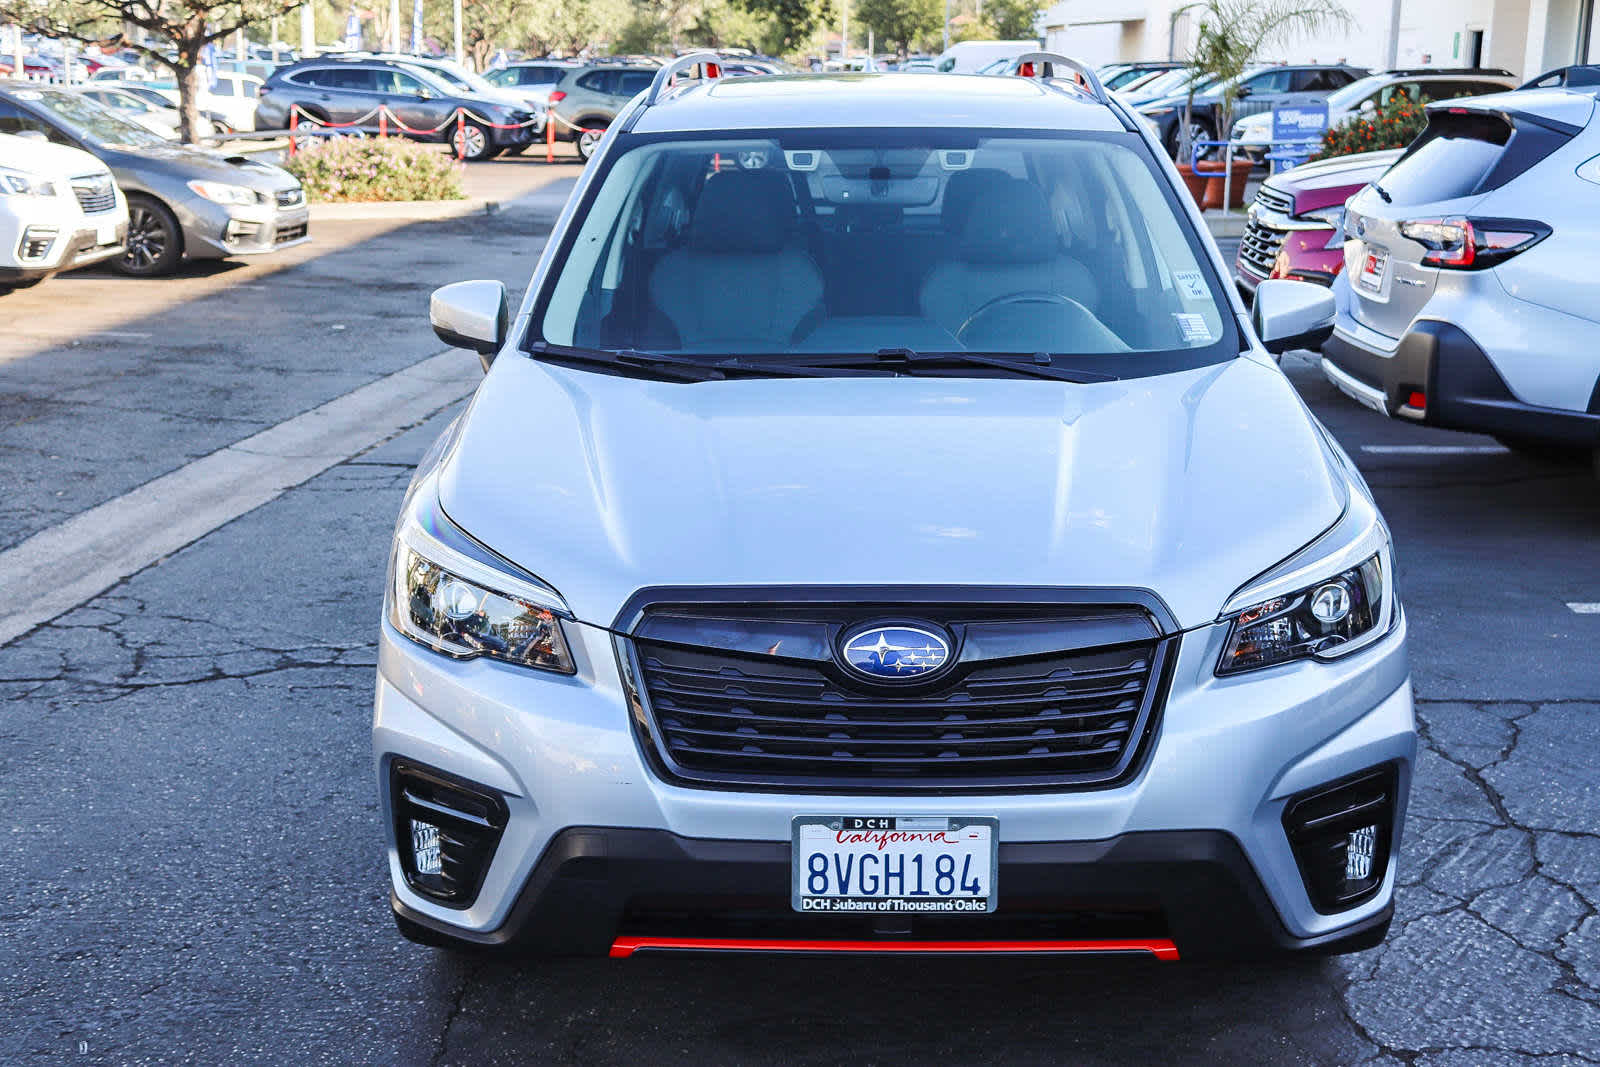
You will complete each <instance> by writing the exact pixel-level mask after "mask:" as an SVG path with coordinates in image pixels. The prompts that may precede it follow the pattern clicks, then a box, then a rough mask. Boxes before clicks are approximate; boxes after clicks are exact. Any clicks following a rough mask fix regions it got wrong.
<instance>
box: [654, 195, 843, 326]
mask: <svg viewBox="0 0 1600 1067" xmlns="http://www.w3.org/2000/svg"><path fill="white" fill-rule="evenodd" d="M795 235H796V225H795V208H794V194H793V191H792V190H791V189H790V187H789V183H788V180H787V179H786V178H785V177H784V176H783V175H782V174H781V173H779V172H777V171H766V170H763V171H727V172H724V173H721V174H716V175H713V176H712V177H711V178H710V179H709V180H708V181H707V182H706V185H705V188H704V189H702V190H701V191H700V199H699V202H698V203H697V204H696V205H695V209H694V218H693V219H692V220H691V221H690V223H689V233H688V240H687V241H686V242H685V244H684V247H683V248H681V249H678V250H676V251H673V252H669V253H668V254H667V255H666V256H664V257H662V259H661V261H660V262H659V263H657V264H656V266H655V269H654V270H653V271H652V272H651V274H650V300H651V303H652V304H654V305H655V307H656V310H657V311H659V312H660V314H661V315H662V316H664V317H665V318H666V319H667V320H668V321H670V322H671V323H672V327H673V329H674V330H676V331H677V335H678V342H679V344H680V345H681V346H682V347H683V348H686V349H700V350H702V351H716V352H741V351H769V352H770V351H773V350H775V349H781V348H783V347H785V346H786V345H788V344H789V342H790V341H792V340H793V339H794V338H795V337H796V336H797V334H799V333H803V332H805V331H808V330H810V329H811V328H812V327H814V326H815V325H816V323H817V322H818V321H820V319H821V315H822V273H821V272H820V271H819V270H818V269H817V264H816V262H815V261H814V260H813V259H812V258H811V256H810V255H809V254H808V253H807V252H805V251H804V250H803V249H802V248H800V247H799V246H798V243H797V241H796V239H795Z"/></svg>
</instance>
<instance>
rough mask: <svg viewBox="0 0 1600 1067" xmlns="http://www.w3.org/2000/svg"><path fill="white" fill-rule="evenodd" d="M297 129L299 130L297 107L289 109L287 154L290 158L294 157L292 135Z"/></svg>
mask: <svg viewBox="0 0 1600 1067" xmlns="http://www.w3.org/2000/svg"><path fill="white" fill-rule="evenodd" d="M299 128H300V109H299V108H297V107H291V108H290V109H289V154H290V155H291V156H292V155H294V152H295V147H294V133H295V131H296V130H298V129H299Z"/></svg>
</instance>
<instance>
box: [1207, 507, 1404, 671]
mask: <svg viewBox="0 0 1600 1067" xmlns="http://www.w3.org/2000/svg"><path fill="white" fill-rule="evenodd" d="M1393 571H1394V557H1393V553H1392V551H1391V549H1390V547H1389V534H1388V530H1387V529H1386V528H1385V527H1384V525H1383V521H1382V520H1381V519H1380V518H1379V517H1378V513H1377V509H1376V508H1375V507H1374V506H1373V504H1372V501H1371V499H1370V498H1368V497H1367V496H1366V495H1365V493H1364V492H1362V491H1352V492H1351V494H1350V502H1349V506H1348V507H1346V509H1345V513H1344V515H1343V516H1341V518H1340V520H1339V521H1338V522H1337V523H1335V524H1334V526H1333V528H1332V529H1330V530H1328V531H1327V532H1326V533H1325V534H1323V536H1322V537H1319V538H1318V539H1317V540H1316V541H1315V542H1313V543H1312V544H1311V545H1308V546H1307V547H1306V548H1305V549H1303V550H1302V551H1300V552H1298V553H1296V554H1295V555H1294V556H1292V557H1290V558H1289V559H1287V560H1285V561H1284V562H1283V563H1281V564H1279V565H1278V566H1277V567H1275V568H1273V569H1272V570H1271V571H1270V572H1268V574H1266V575H1264V576H1262V577H1261V578H1259V579H1257V580H1255V581H1253V582H1252V583H1251V584H1250V586H1248V587H1247V588H1246V589H1244V590H1241V591H1240V592H1238V593H1236V594H1234V596H1233V598H1232V599H1231V600H1230V601H1229V604H1228V607H1226V608H1225V609H1224V614H1223V616H1222V618H1221V619H1220V620H1219V621H1222V622H1227V623H1228V624H1229V625H1228V639H1227V642H1226V643H1225V644H1224V645H1223V649H1222V656H1221V658H1220V659H1219V660H1218V661H1217V674H1219V675H1230V674H1242V673H1244V672H1246V671H1254V670H1260V669H1261V668H1263V667H1272V666H1276V665H1277V664H1280V663H1288V662H1290V661H1292V660H1298V659H1321V660H1329V659H1336V658H1338V657H1340V656H1347V655H1349V654H1350V653H1352V652H1356V651H1358V650H1360V649H1362V648H1365V647H1366V646H1368V645H1370V644H1372V643H1373V642H1375V641H1377V640H1379V639H1380V638H1381V637H1383V635H1384V634H1386V633H1388V632H1389V629H1390V627H1391V625H1392V624H1393V622H1394V620H1395V615H1396V612H1397V610H1398V606H1397V604H1396V601H1395V593H1394V574H1393Z"/></svg>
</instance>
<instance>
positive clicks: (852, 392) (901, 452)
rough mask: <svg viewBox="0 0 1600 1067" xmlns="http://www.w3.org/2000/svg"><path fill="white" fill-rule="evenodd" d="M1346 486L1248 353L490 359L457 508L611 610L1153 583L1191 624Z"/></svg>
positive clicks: (506, 547) (1269, 372)
mask: <svg viewBox="0 0 1600 1067" xmlns="http://www.w3.org/2000/svg"><path fill="white" fill-rule="evenodd" d="M1347 492H1348V486H1347V484H1346V482H1345V480H1344V477H1343V475H1342V474H1338V473H1336V472H1335V471H1334V469H1333V467H1332V461H1331V459H1330V458H1329V453H1328V451H1327V449H1326V446H1325V445H1324V444H1323V442H1322V440H1321V437H1320V433H1319V431H1318V430H1317V428H1316V427H1315V426H1314V425H1313V423H1312V421H1311V420H1310V419H1309V418H1308V416H1307V415H1306V413H1305V409H1304V407H1303V406H1302V405H1301V403H1300V401H1299V399H1298V398H1297V396H1296V395H1295V393H1294V390H1293V388H1292V387H1291V386H1290V385H1289V383H1288V381H1287V380H1286V379H1285V378H1284V376H1283V375H1282V374H1281V373H1280V372H1279V371H1277V370H1276V369H1274V368H1272V367H1269V366H1264V365H1262V364H1260V363H1257V362H1255V361H1253V360H1251V359H1248V358H1241V359H1236V360H1233V361H1231V362H1229V363H1226V364H1222V365H1218V366H1212V367H1206V368H1201V369H1198V370H1193V371H1186V372H1181V373H1174V374H1167V375H1162V376H1159V377H1151V378H1138V379H1133V380H1129V381H1121V382H1108V383H1098V384H1094V385H1087V386H1082V385H1070V384H1064V383H1057V382H1049V381H1039V380H1022V379H952V378H865V379H848V380H846V379H837V378H818V379H777V380H745V381H732V382H714V383H698V384H674V383H660V382H646V381H640V380H637V379H630V378H623V377H615V376H609V375H602V374H593V373H585V372H582V371H576V370H567V369H562V368H557V367H551V366H548V365H544V364H540V363H537V362H535V361H533V360H531V359H527V358H523V357H519V356H516V355H509V354H508V355H506V356H503V357H501V358H500V359H499V360H498V361H496V363H495V365H494V367H493V369H492V371H491V373H490V375H489V377H488V379H487V380H486V382H485V384H484V385H483V387H482V388H480V389H479V391H478V394H477V396H476V398H475V399H474V401H473V403H472V407H471V409H470V412H469V414H468V415H467V416H466V417H465V419H464V420H463V426H462V428H461V431H460V435H459V438H458V440H457V441H456V442H455V444H454V446H453V447H452V449H451V451H450V455H449V458H448V459H447V460H446V462H445V465H444V467H443V469H442V471H441V473H440V477H439V495H440V501H441V504H442V506H443V508H444V510H445V512H446V514H448V515H449V516H450V517H451V519H452V520H453V521H454V522H455V523H456V524H457V525H459V526H460V527H461V528H463V529H464V530H466V531H467V532H468V533H469V534H471V535H472V536H473V537H475V538H476V539H478V540H479V541H480V542H482V543H484V544H486V545H488V546H489V547H490V548H492V549H493V550H494V551H496V552H498V553H500V554H501V555H503V556H505V557H506V558H508V559H510V560H512V561H513V562H515V563H517V564H519V565H520V566H522V567H523V568H525V569H527V570H529V571H531V572H532V573H534V574H537V575H539V576H540V577H541V578H543V579H544V580H545V581H547V582H549V583H550V584H551V585H552V586H554V587H555V588H556V589H557V590H558V591H560V593H561V594H562V595H563V596H564V597H565V598H566V601H567V603H568V605H569V606H570V607H571V608H572V610H573V612H574V614H575V615H576V616H577V617H578V618H579V619H581V620H583V621H586V622H591V623H595V624H598V625H611V624H612V623H613V622H614V621H615V619H616V617H617V614H618V612H619V611H620V610H621V608H622V606H623V605H624V603H625V602H626V601H627V600H628V599H629V598H630V597H631V596H632V595H633V594H634V593H635V592H637V591H638V590H640V589H642V588H645V587H650V586H700V585H706V586H729V585H742V586H767V585H773V586H795V585H965V586H1054V587H1100V588H1140V589H1148V590H1151V591H1153V592H1155V593H1156V594H1157V596H1159V597H1160V598H1162V600H1164V601H1165V603H1166V604H1167V606H1168V607H1169V608H1170V609H1171V611H1172V612H1173V614H1174V615H1175V616H1176V618H1177V620H1178V622H1179V624H1180V625H1181V626H1184V627H1189V626H1195V625H1199V624H1202V623H1205V622H1207V621H1210V620H1212V619H1214V618H1216V616H1217V613H1218V611H1219V610H1220V609H1221V608H1222V606H1223V604H1224V602H1225V601H1226V600H1227V599H1228V597H1229V595H1230V594H1232V593H1233V592H1234V591H1235V590H1236V589H1237V588H1238V587H1239V586H1240V585H1242V584H1243V583H1245V582H1247V581H1248V580H1249V579H1250V578H1252V577H1254V576H1255V575H1257V574H1259V573H1260V572H1261V571H1263V570H1265V569H1266V568H1268V567H1270V566H1271V565H1273V564H1275V563H1277V562H1278V561H1279V560H1281V559H1283V558H1285V557H1287V556H1288V555H1290V554H1291V553H1293V552H1294V551H1296V550H1297V549H1299V548H1301V547H1302V546H1304V545H1305V544H1306V543H1308V542H1309V541H1311V540H1312V539H1313V538H1314V537H1316V536H1317V535H1318V534H1319V533H1321V532H1322V531H1323V530H1325V529H1327V528H1328V527H1329V526H1330V525H1331V524H1332V523H1333V522H1334V521H1335V520H1336V519H1337V517H1338V516H1339V514H1340V513H1341V511H1342V509H1343V507H1344V505H1345V503H1346V499H1347V496H1346V494H1347Z"/></svg>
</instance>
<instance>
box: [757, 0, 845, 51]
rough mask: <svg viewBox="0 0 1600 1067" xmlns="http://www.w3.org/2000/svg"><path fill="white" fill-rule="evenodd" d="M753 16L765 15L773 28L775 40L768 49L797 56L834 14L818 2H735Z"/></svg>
mask: <svg viewBox="0 0 1600 1067" xmlns="http://www.w3.org/2000/svg"><path fill="white" fill-rule="evenodd" d="M733 2H734V3H735V4H737V5H738V6H739V7H742V8H744V9H745V10H746V11H748V12H750V13H751V14H752V15H761V16H764V17H765V18H767V19H768V20H769V23H770V25H771V27H772V31H771V39H770V40H768V41H766V42H764V47H765V48H766V49H767V50H769V51H773V52H793V51H798V50H799V49H800V48H802V47H803V46H804V45H805V43H806V41H807V39H808V38H809V37H810V36H811V32H812V31H813V30H814V29H816V28H817V26H818V25H819V24H821V23H824V22H827V21H829V20H830V19H831V17H832V11H831V9H830V8H828V7H826V6H821V5H819V4H818V2H817V0H733Z"/></svg>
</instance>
